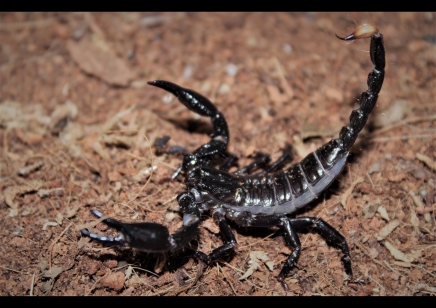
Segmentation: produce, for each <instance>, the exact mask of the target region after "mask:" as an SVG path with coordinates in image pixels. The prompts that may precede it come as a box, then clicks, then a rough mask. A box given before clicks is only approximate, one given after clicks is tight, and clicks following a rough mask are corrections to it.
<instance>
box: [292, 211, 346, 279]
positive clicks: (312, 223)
mask: <svg viewBox="0 0 436 308" xmlns="http://www.w3.org/2000/svg"><path fill="white" fill-rule="evenodd" d="M290 223H291V224H292V226H293V227H294V228H295V229H296V230H306V231H309V230H313V231H315V232H316V233H318V234H319V235H321V237H322V238H324V239H325V241H326V242H327V243H328V244H329V245H331V246H335V247H338V248H340V249H341V251H342V253H343V254H344V255H343V257H342V258H341V260H342V262H343V263H344V268H345V272H346V273H347V275H349V276H350V277H353V271H352V269H351V256H350V250H349V249H348V245H347V241H346V240H345V237H344V236H343V235H342V234H340V233H339V232H338V231H336V230H335V229H334V228H333V227H332V226H330V225H329V224H328V223H326V222H325V221H324V220H322V219H320V218H317V217H297V218H293V219H290Z"/></svg>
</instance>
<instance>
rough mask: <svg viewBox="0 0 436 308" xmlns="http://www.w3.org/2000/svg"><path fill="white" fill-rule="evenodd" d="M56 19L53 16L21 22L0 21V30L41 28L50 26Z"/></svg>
mask: <svg viewBox="0 0 436 308" xmlns="http://www.w3.org/2000/svg"><path fill="white" fill-rule="evenodd" d="M55 21H56V19H55V18H47V19H42V20H31V21H21V22H2V23H0V31H1V30H3V31H15V30H20V29H22V28H33V29H43V28H47V27H50V26H51V25H52V24H53V23H54V22H55Z"/></svg>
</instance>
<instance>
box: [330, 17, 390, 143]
mask: <svg viewBox="0 0 436 308" xmlns="http://www.w3.org/2000/svg"><path fill="white" fill-rule="evenodd" d="M367 37H371V46H370V55H371V61H372V63H373V64H374V66H375V67H374V69H373V70H372V72H371V73H369V75H368V81H367V84H368V90H366V91H365V92H363V93H362V94H361V95H360V99H359V103H360V108H358V109H356V110H353V111H352V112H351V116H350V124H349V125H348V126H344V127H342V130H341V132H340V134H339V140H340V141H341V142H342V144H343V147H344V148H345V149H346V150H350V148H351V147H352V146H353V144H354V142H355V141H356V139H357V136H358V134H359V132H360V131H361V130H362V128H363V127H364V126H365V124H366V121H367V120H368V115H369V114H370V113H371V111H372V109H373V108H374V107H375V104H376V103H377V98H378V94H379V92H380V89H381V87H382V85H383V80H384V76H385V47H384V43H383V35H382V34H381V33H379V32H378V30H377V28H376V27H374V26H372V25H362V26H360V27H358V28H357V29H356V31H354V32H353V33H352V34H350V35H348V36H346V37H344V38H341V37H338V38H339V39H341V40H346V41H348V40H354V39H361V38H367Z"/></svg>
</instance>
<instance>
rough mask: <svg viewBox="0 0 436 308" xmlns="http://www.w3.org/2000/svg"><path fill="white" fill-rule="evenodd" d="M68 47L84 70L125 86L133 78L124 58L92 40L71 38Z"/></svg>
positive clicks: (109, 81)
mask: <svg viewBox="0 0 436 308" xmlns="http://www.w3.org/2000/svg"><path fill="white" fill-rule="evenodd" d="M67 49H68V51H69V52H70V54H71V57H72V58H73V60H74V61H75V62H76V63H77V64H78V65H79V66H80V68H81V69H82V70H84V71H85V72H86V73H88V74H91V75H94V76H96V77H98V78H101V79H103V80H104V81H106V82H108V83H110V84H112V85H116V86H123V87H125V86H127V85H128V84H129V81H130V80H131V79H132V78H133V74H132V72H131V71H130V69H129V67H128V66H127V64H126V63H125V62H124V61H123V60H121V59H120V58H118V57H117V56H116V55H115V54H114V53H113V52H112V51H111V50H106V51H105V50H103V49H102V48H100V47H99V45H97V44H96V43H94V42H92V41H90V40H85V39H84V40H81V41H80V42H75V41H72V40H69V41H68V42H67Z"/></svg>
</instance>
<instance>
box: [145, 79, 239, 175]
mask: <svg viewBox="0 0 436 308" xmlns="http://www.w3.org/2000/svg"><path fill="white" fill-rule="evenodd" d="M148 84H149V85H152V86H155V87H158V88H161V89H164V90H166V91H168V92H170V93H172V94H174V95H175V96H176V97H177V98H178V99H179V101H180V102H181V103H182V104H183V105H185V106H186V107H187V108H188V109H189V110H191V111H194V112H195V113H198V114H199V115H202V116H206V117H210V118H211V119H212V126H213V132H212V135H211V137H212V139H211V140H210V141H209V142H208V143H206V144H203V145H202V146H200V147H199V148H198V149H196V150H195V151H194V152H193V153H192V154H185V156H184V158H183V165H182V166H181V167H179V169H178V170H177V171H176V173H175V174H174V175H173V178H175V177H176V176H177V174H178V173H179V172H180V171H181V170H187V169H189V167H193V166H196V165H207V164H208V161H209V160H210V159H211V158H212V157H213V156H214V155H217V154H219V155H221V156H224V157H226V158H227V161H226V162H225V163H224V166H225V167H227V166H228V165H231V164H232V163H233V162H234V161H235V160H236V156H235V155H233V154H230V153H227V152H226V149H227V144H228V143H229V129H228V126H227V121H226V119H225V118H224V116H223V114H222V113H221V112H219V111H218V109H217V108H216V107H215V105H214V104H213V103H212V102H211V101H210V100H208V99H207V98H206V97H204V96H203V95H201V94H200V93H197V92H195V91H194V90H190V89H186V88H182V87H181V86H178V85H176V84H174V83H172V82H169V81H165V80H155V81H149V82H148Z"/></svg>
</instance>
